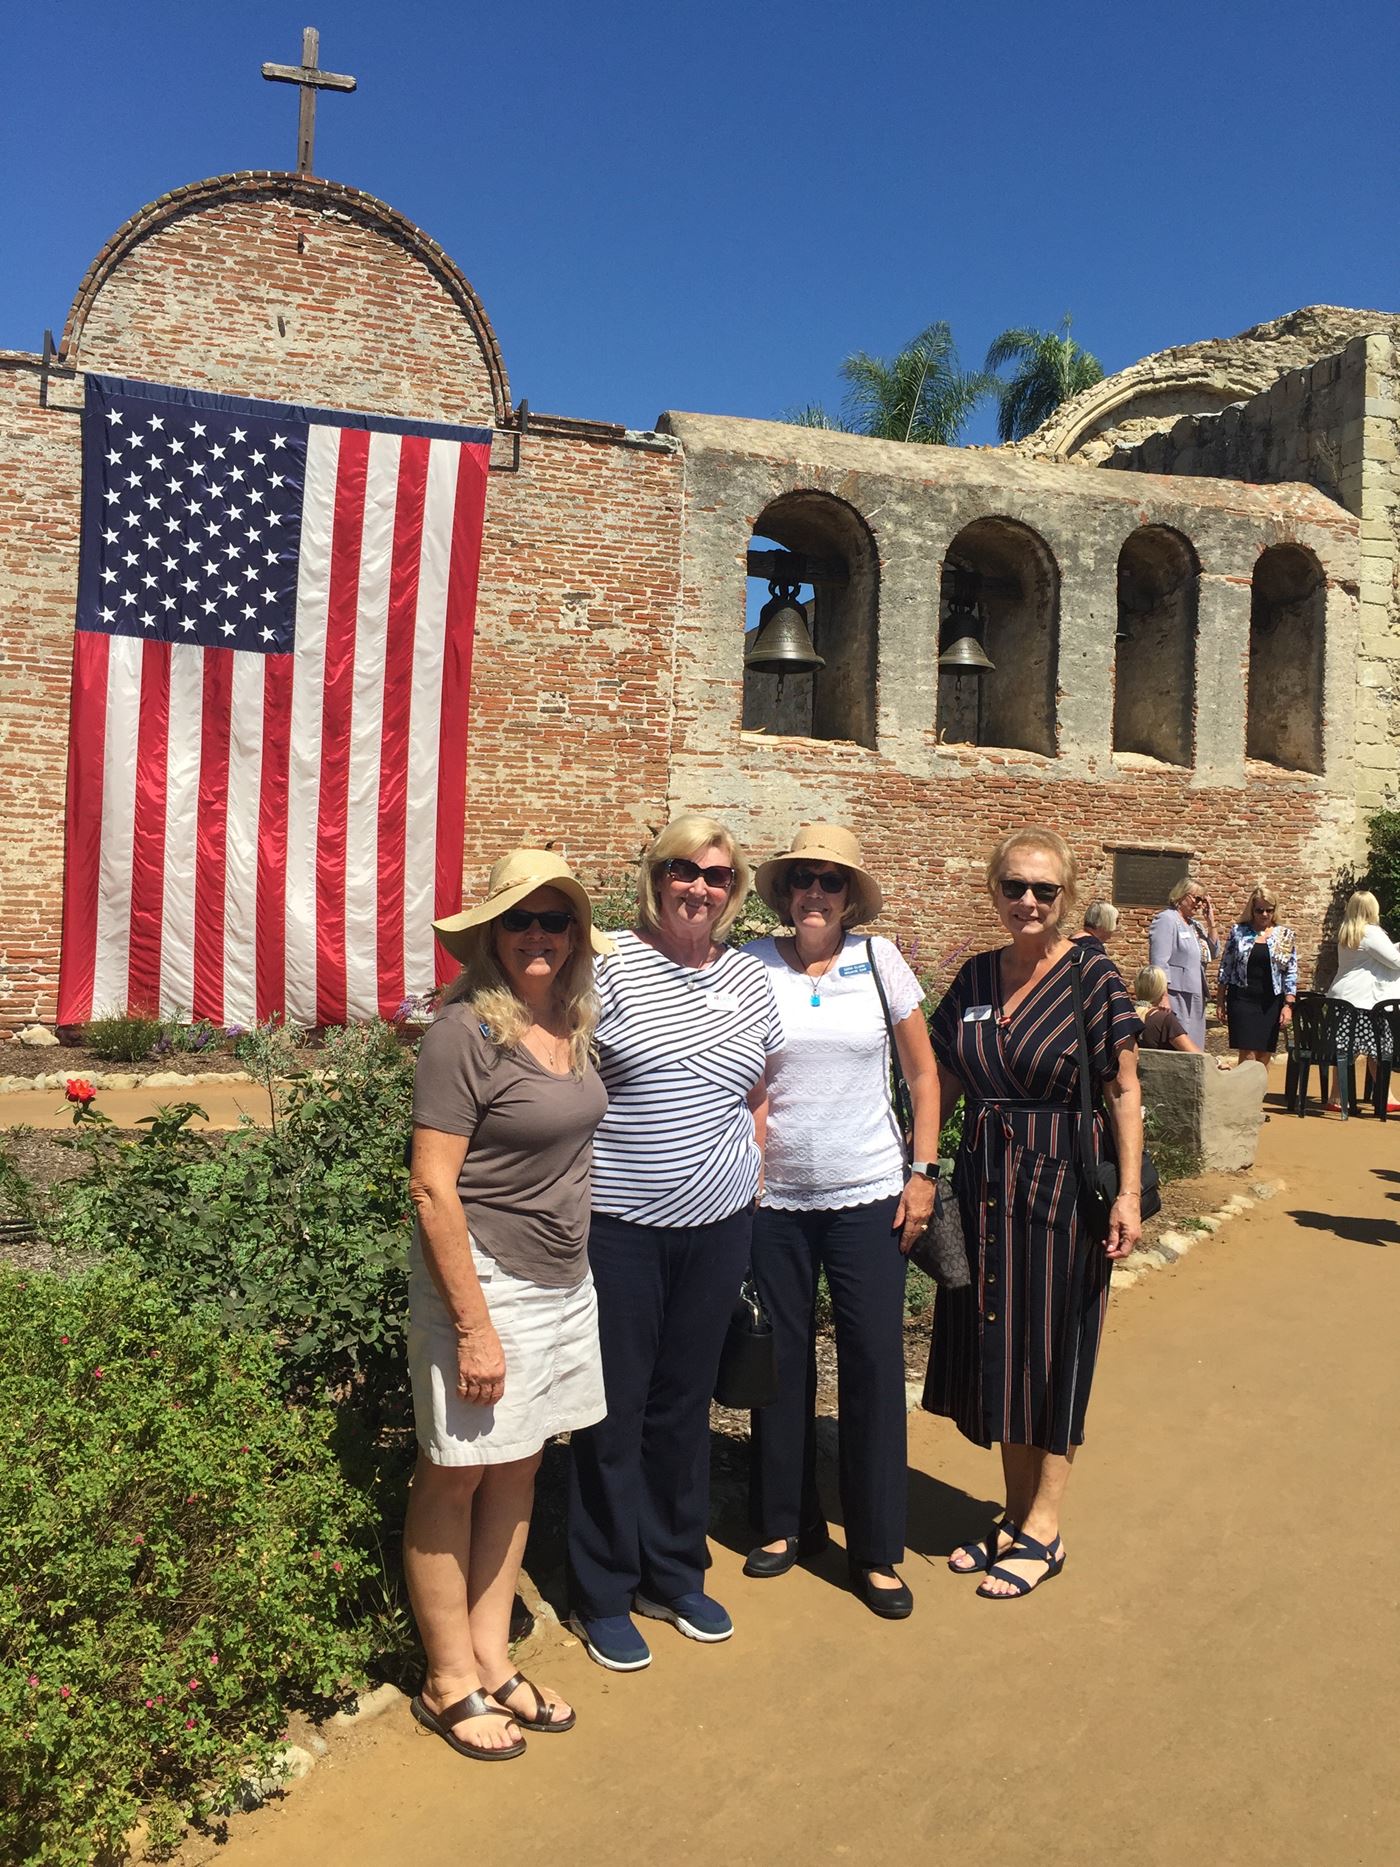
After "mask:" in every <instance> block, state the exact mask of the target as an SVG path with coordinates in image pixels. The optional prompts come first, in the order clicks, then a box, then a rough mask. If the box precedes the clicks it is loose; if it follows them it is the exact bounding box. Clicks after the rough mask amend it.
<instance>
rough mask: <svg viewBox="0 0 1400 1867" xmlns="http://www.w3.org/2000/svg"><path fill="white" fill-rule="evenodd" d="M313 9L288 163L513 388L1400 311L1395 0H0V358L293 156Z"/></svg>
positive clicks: (832, 387) (831, 399) (736, 392)
mask: <svg viewBox="0 0 1400 1867" xmlns="http://www.w3.org/2000/svg"><path fill="white" fill-rule="evenodd" d="M309 22H314V23H315V24H317V25H318V26H319V27H320V29H321V62H322V64H323V65H324V66H326V67H328V68H330V69H332V70H337V71H351V72H354V73H355V74H356V75H357V76H358V78H359V80H360V90H359V91H358V93H357V94H356V95H354V96H353V97H341V96H335V95H331V96H325V95H323V97H322V100H321V104H320V111H319V124H318V145H317V155H318V160H317V169H318V172H319V173H321V174H323V175H327V176H329V177H331V178H333V179H335V180H338V181H344V182H349V183H352V184H353V185H355V186H356V187H360V188H364V189H367V190H368V191H369V192H371V193H373V194H376V195H380V196H382V197H383V198H384V199H386V200H388V201H390V202H391V203H393V205H394V206H396V207H397V208H399V209H401V210H402V211H403V212H404V213H406V214H408V215H409V216H410V217H411V218H412V219H414V220H416V221H418V222H419V223H420V224H421V225H422V226H424V227H425V228H426V229H427V230H428V231H429V232H430V233H431V234H433V235H434V236H435V237H436V238H437V239H439V240H440V241H441V242H442V244H443V245H444V246H445V247H446V248H447V249H448V251H449V252H450V253H452V254H453V256H454V257H455V258H456V259H457V261H458V262H459V263H460V264H461V266H462V268H463V270H464V271H465V272H466V274H467V276H468V277H469V278H470V279H471V281H472V283H473V284H474V286H475V287H476V289H477V291H478V292H479V293H480V295H481V297H482V299H483V301H484V303H485V305H486V308H487V312H488V314H489V315H490V317H491V319H492V322H493V324H494V325H495V328H496V332H497V335H498V337H499V339H500V342H501V346H502V349H503V351H504V354H505V360H506V366H507V369H508V371H509V373H510V378H511V386H512V390H513V392H514V394H515V395H516V397H517V398H519V397H521V396H528V398H529V400H530V402H531V405H532V406H533V407H534V408H536V409H545V410H550V411H553V412H556V413H561V414H570V415H581V416H595V417H599V418H602V419H605V420H612V421H622V422H626V423H627V424H629V425H630V426H634V427H649V426H650V425H651V424H652V422H653V421H654V420H655V418H656V416H657V414H658V413H659V411H660V410H661V409H663V408H681V409H698V410H706V411H713V412H718V413H725V414H742V415H755V416H773V415H777V414H779V413H780V412H781V411H782V410H783V409H785V408H789V407H792V406H794V405H796V404H799V403H802V402H804V401H807V400H825V401H827V402H828V404H830V405H836V404H837V403H839V399H840V383H839V380H838V377H837V374H836V371H837V365H838V364H839V362H840V360H841V358H842V357H843V356H845V355H847V354H848V353H849V352H851V351H853V350H857V349H867V350H870V351H873V352H876V353H878V354H886V353H889V352H891V351H893V350H895V349H897V348H898V347H899V345H900V344H901V343H903V342H905V341H907V340H908V339H909V338H910V337H911V336H913V335H914V333H915V332H916V331H918V330H919V329H920V328H921V327H922V326H923V325H925V324H926V323H928V322H930V321H931V320H932V319H934V318H946V319H948V321H949V322H950V323H951V325H952V327H953V331H954V335H955V337H956V339H957V341H958V344H959V348H960V350H961V352H962V356H963V360H964V363H965V364H967V365H969V366H972V365H975V364H977V363H979V362H980V361H981V358H982V355H983V353H984V351H985V349H986V346H987V344H988V342H989V341H990V339H991V338H992V337H993V336H994V335H995V334H996V333H997V332H998V331H999V330H1000V329H1002V328H1003V327H1004V326H1006V325H1009V324H1033V325H1040V326H1045V325H1051V324H1054V323H1055V322H1056V321H1057V320H1058V319H1059V318H1060V316H1061V315H1062V314H1063V313H1064V312H1065V311H1067V310H1068V311H1072V312H1073V314H1074V330H1075V335H1076V337H1077V338H1078V339H1079V340H1080V341H1081V342H1082V343H1084V344H1085V345H1086V346H1087V347H1089V348H1090V349H1092V350H1094V351H1095V352H1096V353H1097V354H1098V355H1099V357H1100V358H1101V360H1102V362H1103V364H1104V366H1105V368H1106V369H1108V370H1114V369H1117V368H1120V367H1122V366H1123V365H1124V364H1126V363H1129V362H1131V361H1133V360H1134V359H1135V358H1137V357H1140V356H1143V355H1146V354H1147V353H1149V352H1151V351H1154V350H1158V349H1161V348H1163V347H1165V346H1166V345H1168V344H1173V343H1185V342H1190V341H1193V340H1195V339H1197V338H1202V337H1210V336H1227V335H1229V334H1231V333H1233V332H1235V331H1237V330H1240V329H1243V328H1244V327H1245V326H1247V325H1249V324H1252V323H1256V322H1258V321H1259V320H1261V319H1263V318H1268V317H1274V316H1277V315H1278V314H1280V313H1281V312H1284V311H1288V310H1291V309H1292V308H1294V307H1295V306H1298V305H1304V304H1310V303H1319V302H1322V303H1332V304H1348V305H1361V306H1369V307H1379V308H1382V309H1390V310H1395V309H1397V308H1400V241H1397V238H1396V232H1397V219H1398V218H1400V217H1398V216H1397V207H1400V201H1397V192H1398V190H1397V164H1398V163H1400V157H1397V137H1396V127H1397V126H1396V99H1395V89H1394V86H1395V74H1396V72H1397V71H1400V6H1396V5H1395V4H1394V0H1334V4H1332V5H1330V6H1328V7H1327V8H1326V9H1325V11H1323V10H1319V9H1318V8H1317V7H1316V6H1315V5H1312V4H1309V5H1305V4H1302V3H1301V0H1272V4H1267V5H1265V4H1252V3H1251V4H1241V3H1239V0H1223V3H1222V0H1216V3H1215V4H1212V5H1205V4H1198V3H1197V0H1186V3H1183V0H1175V3H1174V4H1172V5H1171V6H1169V7H1162V6H1158V7H1153V8H1148V7H1132V6H1128V5H1124V4H1123V3H1122V0H1117V3H1116V4H1107V3H1104V4H1088V3H1080V4H1075V3H1074V0H1071V3H1070V4H1063V5H1060V6H1055V7H1048V6H1044V5H1031V4H1025V3H1023V0H1012V3H1010V4H1004V5H987V4H962V5H946V4H938V3H936V0H926V3H925V4H914V3H912V0H867V4H866V5H865V6H864V7H856V6H853V5H850V4H841V5H836V4H831V3H830V0H801V3H798V0H750V3H749V4H747V5H745V4H737V3H736V0H708V3H707V4H692V3H691V0H673V3H672V4H671V5H669V6H657V5H655V4H652V5H642V4H635V3H634V0H622V3H619V4H611V3H610V0H596V3H595V4H594V5H593V6H591V7H583V6H578V5H577V4H569V5H565V4H562V0H526V3H525V4H520V0H517V4H516V5H514V6H513V7H510V8H507V7H505V6H497V7H494V8H492V7H482V6H480V5H476V4H452V5H448V4H429V3H427V0H399V3H398V4H396V5H394V6H392V7H391V6H388V5H385V4H383V0H375V3H374V4H370V3H369V0H316V3H315V4H314V5H313V4H305V3H304V4H302V5H299V6H297V7H295V8H293V7H291V6H289V5H286V4H282V3H281V0H238V3H237V4H223V5H216V4H212V0H204V3H203V4H197V3H195V0H187V3H183V4H182V3H180V0H105V4H96V3H94V0H76V3H73V0H70V3H69V4H63V5H56V4H52V3H51V4H49V5H46V6H31V7H27V8H21V7H19V6H17V5H16V6H12V7H10V8H7V9H6V13H5V45H6V59H5V70H4V75H3V76H0V101H3V109H0V176H3V178H4V180H3V189H4V201H5V208H6V213H5V236H6V237H5V241H4V248H3V252H4V264H3V266H0V347H6V348H22V349H37V348H38V347H39V344H40V342H41V340H42V333H43V329H44V326H45V325H51V326H52V327H53V328H54V330H55V331H58V330H59V329H60V328H61V326H62V324H63V321H64V317H65V315H66V312H67V309H68V306H69V303H70V302H71V299H72V296H73V294H74V292H75V290H76V288H77V285H78V282H79V280H80V278H81V277H82V274H83V272H84V270H85V268H86V266H87V264H88V262H89V260H90V259H91V257H92V255H93V254H94V253H95V252H96V251H97V249H98V248H99V246H100V245H101V244H102V242H103V241H104V240H105V239H106V238H107V236H108V235H109V233H110V232H111V231H112V230H113V229H114V228H115V227H116V226H118V225H119V224H120V223H121V222H122V221H123V220H125V219H126V218H127V216H128V215H130V214H131V213H133V212H134V211H135V210H136V209H137V208H139V207H140V206H141V205H142V204H143V203H144V202H146V201H147V200H150V199H151V198H153V197H154V196H156V195H158V194H160V193H162V192H164V191H165V190H167V189H169V188H174V187H178V186H179V185H180V184H182V183H184V182H187V181H193V180H196V179H198V178H200V177H203V176H206V175H213V174H218V173H221V172H223V171H226V170H231V169H240V168H269V167H273V168H275V167H286V166H290V165H291V163H292V161H293V159H294V150H295V123H296V93H295V92H294V91H292V90H291V89H289V88H288V87H286V86H282V85H272V84H266V83H264V82H263V80H262V78H261V77H260V75H259V66H260V64H261V62H262V61H263V60H264V59H275V60H278V61H281V62H286V63H295V62H296V61H297V59H298V57H299V53H300V43H301V27H302V26H303V25H304V24H306V23H309ZM968 438H969V439H974V440H975V439H989V438H991V427H990V418H989V417H983V418H979V419H978V421H977V422H976V424H975V425H974V426H973V427H972V428H971V429H969V431H968Z"/></svg>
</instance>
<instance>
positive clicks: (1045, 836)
mask: <svg viewBox="0 0 1400 1867" xmlns="http://www.w3.org/2000/svg"><path fill="white" fill-rule="evenodd" d="M1017 849H1038V850H1039V851H1040V852H1041V854H1042V855H1046V856H1053V857H1054V858H1055V860H1056V861H1057V862H1058V863H1059V865H1060V881H1061V883H1062V885H1063V893H1062V894H1061V895H1060V911H1059V914H1058V915H1057V916H1056V925H1057V926H1058V925H1059V923H1060V921H1062V920H1063V919H1064V917H1065V915H1066V914H1068V913H1069V912H1071V911H1072V909H1073V907H1074V900H1075V892H1076V890H1077V889H1078V887H1079V866H1078V864H1077V863H1076V862H1075V860H1074V854H1073V852H1072V850H1071V849H1070V846H1069V844H1068V843H1067V842H1066V841H1065V839H1064V838H1063V837H1062V836H1057V835H1056V834H1055V832H1054V831H1053V830H1043V829H1041V828H1040V827H1039V826H1038V825H1036V824H1028V825H1027V826H1026V828H1025V829H1023V830H1008V831H1007V833H1006V835H1005V836H1003V837H1002V839H1001V841H1000V842H999V843H998V844H997V846H996V848H995V849H994V850H993V851H992V853H991V855H990V856H988V858H987V893H988V894H989V895H995V893H996V886H997V883H998V882H999V881H1000V880H1001V878H1002V876H1003V875H1004V874H1005V872H1006V859H1007V857H1008V856H1009V855H1011V853H1012V852H1013V851H1014V850H1017Z"/></svg>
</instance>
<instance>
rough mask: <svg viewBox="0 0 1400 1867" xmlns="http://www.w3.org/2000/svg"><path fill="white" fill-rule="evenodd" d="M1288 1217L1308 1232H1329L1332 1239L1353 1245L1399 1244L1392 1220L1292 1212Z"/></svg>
mask: <svg viewBox="0 0 1400 1867" xmlns="http://www.w3.org/2000/svg"><path fill="white" fill-rule="evenodd" d="M1288 1216H1289V1218H1290V1219H1292V1220H1293V1222H1294V1223H1295V1224H1296V1225H1305V1226H1306V1227H1307V1228H1308V1230H1309V1231H1312V1232H1330V1233H1331V1234H1332V1236H1333V1237H1334V1238H1345V1239H1346V1240H1347V1241H1348V1242H1349V1243H1350V1244H1353V1245H1380V1246H1382V1247H1384V1246H1386V1245H1394V1244H1400V1225H1397V1224H1396V1222H1395V1220H1394V1219H1349V1218H1343V1217H1342V1215H1341V1214H1340V1213H1335V1212H1297V1211H1293V1212H1290V1213H1289V1215H1288Z"/></svg>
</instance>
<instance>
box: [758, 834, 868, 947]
mask: <svg viewBox="0 0 1400 1867" xmlns="http://www.w3.org/2000/svg"><path fill="white" fill-rule="evenodd" d="M789 862H837V863H839V864H840V865H841V867H842V868H843V869H845V870H846V871H847V873H848V874H849V875H850V878H851V894H852V896H853V898H854V901H855V919H856V922H860V921H873V920H876V919H878V918H879V914H880V910H881V908H882V907H883V906H884V905H885V897H884V895H883V894H882V893H881V891H880V884H879V883H878V882H877V881H876V880H875V877H874V876H873V875H872V874H871V873H870V871H869V869H867V868H865V867H864V866H863V863H862V860H861V853H860V843H859V842H858V840H857V838H856V834H855V831H854V830H846V829H843V828H842V827H841V825H840V824H839V823H808V824H805V825H804V826H803V828H802V829H800V830H799V831H798V832H797V834H796V836H794V837H793V839H792V847H791V848H790V849H785V850H784V851H783V853H782V855H780V856H774V857H773V858H772V859H771V861H768V862H764V863H761V864H760V866H759V871H758V874H757V875H756V876H755V877H754V887H755V888H756V889H757V890H758V892H759V895H760V896H761V897H762V899H763V900H764V901H766V902H767V904H768V906H769V907H770V908H772V910H773V912H774V913H775V914H781V913H782V912H783V909H782V907H781V906H780V905H779V902H778V896H777V891H776V888H775V883H776V882H777V881H778V878H779V875H780V873H781V871H782V869H783V867H784V866H785V865H786V864H787V863H789Z"/></svg>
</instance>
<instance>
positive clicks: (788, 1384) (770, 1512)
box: [749, 1198, 909, 1569]
mask: <svg viewBox="0 0 1400 1867" xmlns="http://www.w3.org/2000/svg"><path fill="white" fill-rule="evenodd" d="M898 1205H899V1200H898V1198H894V1199H878V1200H872V1201H871V1202H870V1204H869V1205H865V1206H850V1207H846V1208H844V1209H835V1210H832V1211H828V1212H779V1211H776V1210H774V1209H773V1208H771V1207H762V1208H760V1210H759V1212H758V1213H757V1215H756V1216H755V1218H754V1228H753V1273H754V1280H755V1282H756V1283H757V1285H758V1289H759V1294H760V1295H761V1296H762V1298H763V1306H764V1308H765V1309H766V1310H767V1311H768V1314H769V1316H770V1317H771V1318H772V1322H773V1333H774V1337H775V1342H776V1347H777V1353H778V1397H777V1399H776V1400H774V1401H773V1402H772V1404H771V1405H770V1406H767V1407H760V1408H758V1409H757V1410H756V1411H755V1413H754V1415H753V1455H752V1464H751V1466H750V1490H749V1503H750V1510H751V1513H752V1517H753V1527H754V1530H755V1532H756V1534H757V1537H758V1541H759V1542H760V1543H776V1542H777V1540H778V1538H779V1537H783V1536H797V1535H799V1534H800V1533H801V1532H802V1531H803V1530H808V1529H812V1528H814V1527H815V1526H817V1525H818V1524H820V1523H822V1522H823V1521H824V1519H823V1515H822V1508H821V1503H820V1500H819V1499H818V1496H817V1441H816V1398H817V1358H816V1342H817V1315H816V1309H817V1273H818V1271H819V1270H825V1272H826V1281H827V1287H828V1289H829V1290H830V1292H831V1312H832V1320H833V1321H834V1323H835V1325H836V1366H837V1408H838V1411H839V1413H840V1416H841V1425H840V1440H839V1443H840V1485H841V1514H842V1517H843V1518H844V1520H845V1525H846V1551H847V1554H848V1556H849V1558H850V1560H851V1562H852V1563H853V1564H855V1565H856V1566H858V1567H860V1568H863V1569H877V1568H884V1567H887V1566H892V1565H893V1564H895V1563H897V1562H899V1561H901V1560H902V1558H903V1556H904V1529H905V1521H906V1516H907V1509H908V1496H909V1473H908V1466H907V1447H908V1420H907V1414H906V1407H905V1396H904V1278H905V1271H906V1268H907V1266H906V1261H905V1259H904V1257H903V1255H902V1254H901V1252H900V1249H899V1239H898V1235H897V1234H896V1233H895V1232H893V1231H891V1229H890V1227H891V1224H892V1222H893V1220H894V1215H895V1209H896V1207H897V1206H898Z"/></svg>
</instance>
